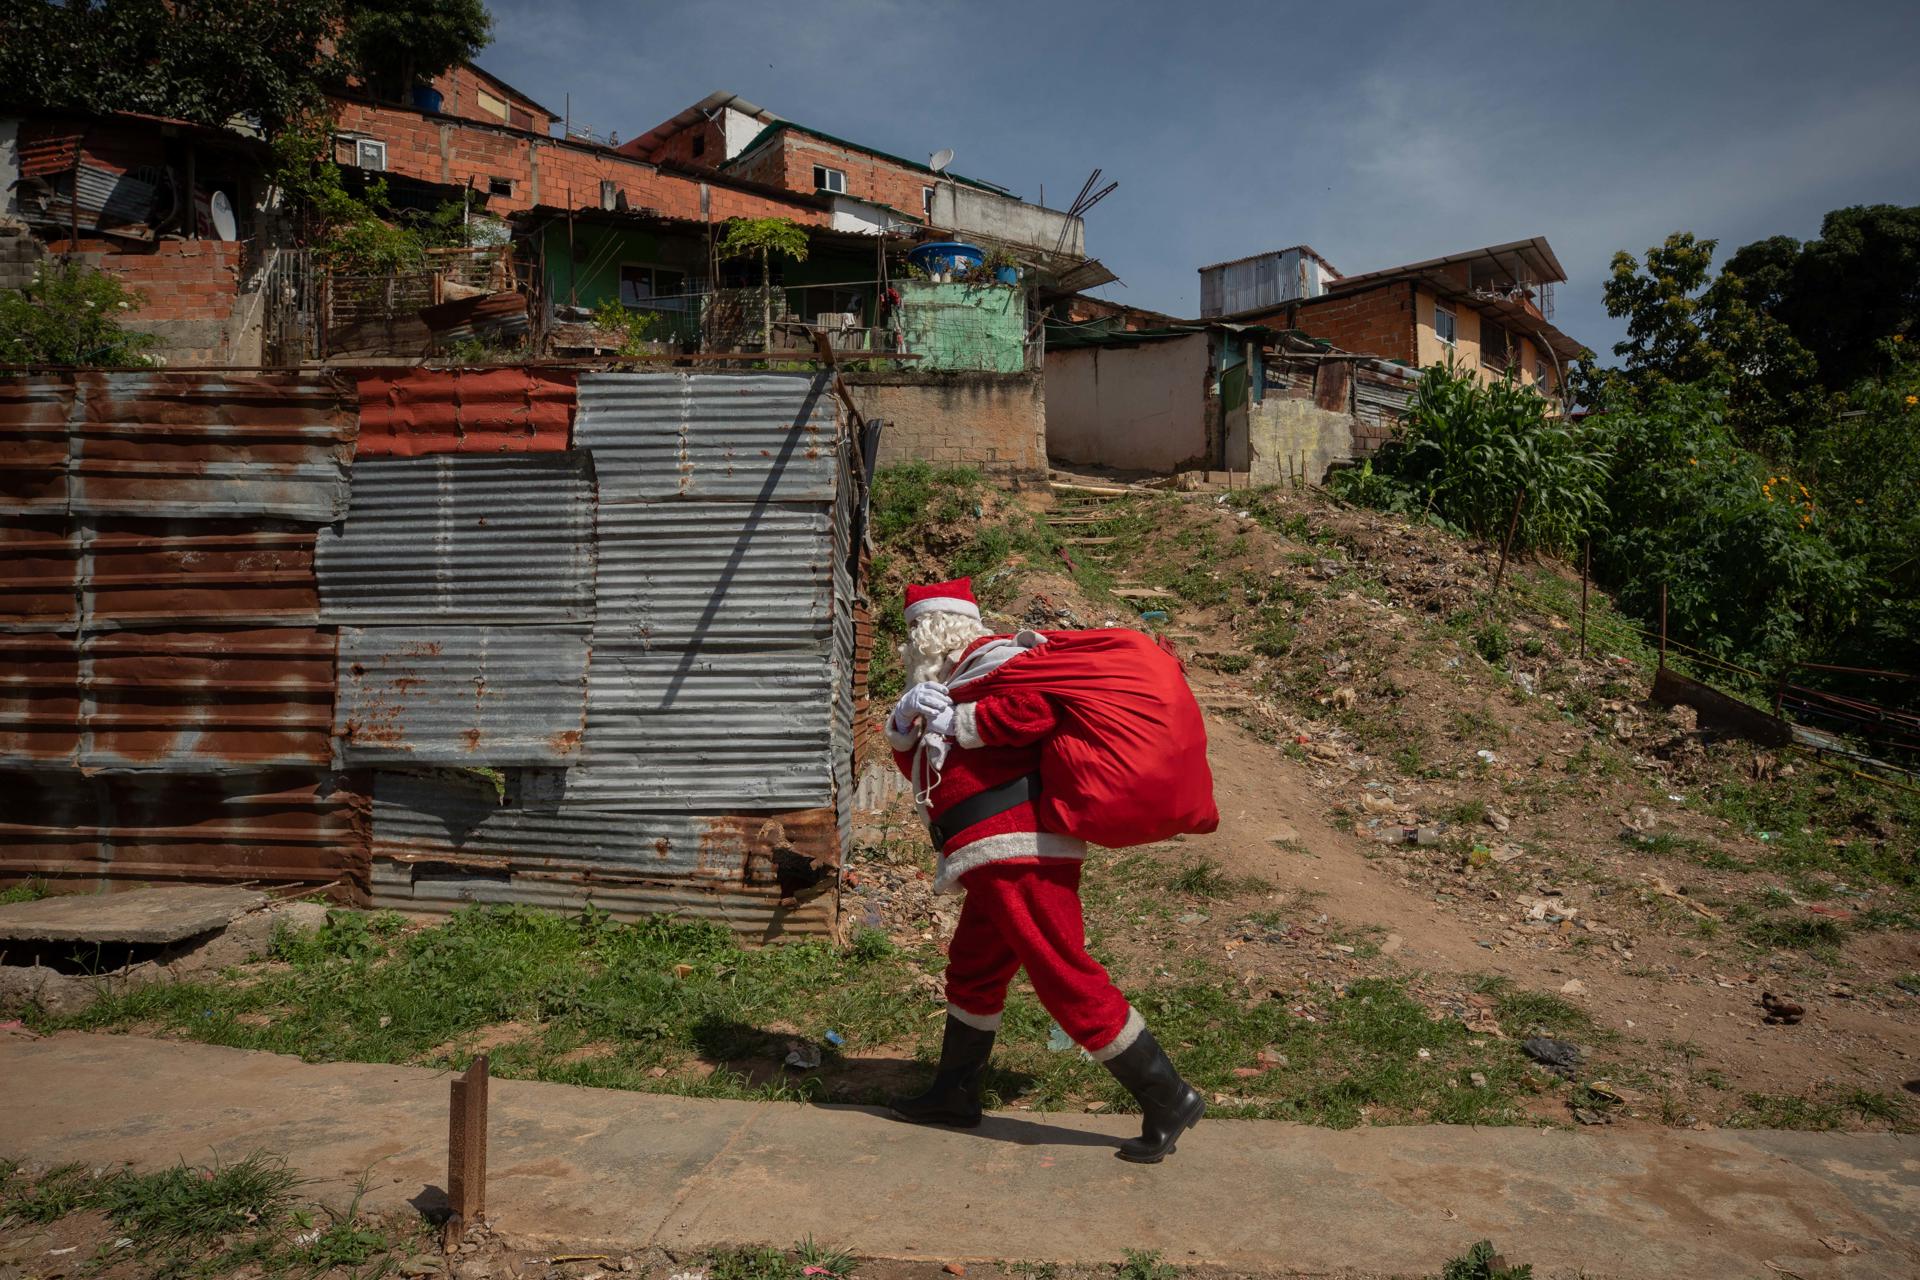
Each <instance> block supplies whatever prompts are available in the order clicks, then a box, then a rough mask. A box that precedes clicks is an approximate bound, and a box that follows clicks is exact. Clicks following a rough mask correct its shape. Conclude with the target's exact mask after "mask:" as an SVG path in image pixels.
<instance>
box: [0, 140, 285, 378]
mask: <svg viewBox="0 0 1920 1280" xmlns="http://www.w3.org/2000/svg"><path fill="white" fill-rule="evenodd" d="M7 132H11V133H12V134H13V135H14V138H15V148H14V150H15V156H16V161H15V163H16V166H17V169H18V174H17V181H16V180H12V179H11V178H10V179H9V181H8V182H6V183H0V185H5V186H7V187H8V189H7V190H6V191H5V192H4V193H0V200H4V202H5V204H4V207H5V210H6V211H7V212H8V213H11V214H12V215H14V216H15V217H18V218H19V219H20V220H22V221H23V222H25V223H26V224H27V225H28V226H29V227H30V228H32V231H33V235H34V237H35V239H36V240H37V241H38V242H39V245H40V246H44V250H41V249H38V248H36V246H34V245H31V244H29V243H28V242H27V241H25V240H23V239H19V238H10V239H11V240H12V243H10V244H9V245H8V246H7V255H6V256H7V257H8V258H9V259H10V260H12V266H13V268H14V270H13V272H12V275H13V276H15V277H17V276H18V275H19V274H20V273H21V271H22V270H24V271H25V272H26V273H27V274H28V275H29V276H30V274H31V259H33V258H37V257H39V256H41V252H43V251H45V252H60V253H66V252H75V253H78V254H79V256H80V258H81V260H82V261H84V262H86V263H88V264H89V265H91V266H94V267H97V268H99V269H101V270H104V271H110V272H113V273H114V274H115V275H118V276H120V277H122V278H123V279H124V280H125V281H126V283H127V284H128V285H129V286H130V287H132V288H134V289H137V290H139V291H140V292H141V293H143V294H144V295H145V298H146V301H145V303H144V304H143V305H142V306H141V308H140V310H139V311H138V312H137V313H135V314H134V315H133V317H132V321H131V322H132V325H133V327H135V328H138V329H140V330H141V331H143V332H147V333H151V334H153V335H155V336H156V337H157V338H158V339H159V342H158V344H157V345H156V346H155V347H154V348H153V354H155V355H158V356H160V357H161V358H163V359H164V360H166V361H167V362H168V363H169V364H174V365H257V364H258V363H259V362H260V350H261V325H262V314H261V313H262V310H263V309H262V308H261V306H260V305H259V303H260V297H259V289H260V286H261V283H262V281H261V273H260V272H259V271H258V270H257V268H258V267H260V266H261V265H262V264H263V262H264V260H265V257H266V250H265V249H264V248H263V246H265V245H267V244H268V243H270V242H271V241H272V240H273V237H274V235H275V234H276V228H275V227H273V226H272V225H271V223H269V222H265V221H263V220H262V219H261V218H260V215H259V205H260V202H261V199H262V198H263V196H264V195H265V192H266V184H267V171H268V169H269V167H270V164H271V152H270V149H269V148H268V147H267V145H266V143H264V142H262V141H261V140H260V139H258V138H253V137H247V136H244V135H242V134H238V133H233V132H229V131H227V130H224V129H214V128H208V127H206V126H204V125H196V124H191V123H188V122H186V121H181V120H165V119H160V118H158V117H154V116H142V115H133V114H130V113H124V112H123V113H117V114H114V115H109V116H84V115H76V114H72V113H54V114H25V115H21V116H18V117H14V118H12V119H11V120H7V119H0V135H4V134H5V133H7ZM229 219H230V220H229ZM8 282H9V283H11V282H12V281H11V279H10V280H9V281H8Z"/></svg>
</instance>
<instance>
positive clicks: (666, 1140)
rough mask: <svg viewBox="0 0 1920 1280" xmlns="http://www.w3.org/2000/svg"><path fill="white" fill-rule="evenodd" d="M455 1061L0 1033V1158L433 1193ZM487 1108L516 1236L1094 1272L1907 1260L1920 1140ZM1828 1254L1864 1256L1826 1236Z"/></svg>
mask: <svg viewBox="0 0 1920 1280" xmlns="http://www.w3.org/2000/svg"><path fill="white" fill-rule="evenodd" d="M449 1078H450V1077H448V1076H447V1075H445V1074H443V1073H438V1072H433V1071H426V1070H421V1069H418V1068H406V1067H383V1066H366V1065H352V1064H330V1065H308V1064H303V1063H300V1062H298V1061H296V1060H294V1059H291V1058H283V1057H276V1056H273V1055H270V1054H258V1053H247V1052H243V1051H239V1050H232V1049H220V1048H214V1047H211V1046H204V1045H190V1044H179V1043H170V1042H162V1041H149V1040H143V1039H138V1038H134V1037H120V1036H94V1035H80V1034H69V1035H61V1036H55V1037H52V1038H48V1039H34V1038H30V1037H28V1036H26V1035H24V1034H21V1033H12V1032H8V1033H0V1079H4V1080H5V1081H6V1082H7V1084H8V1086H9V1088H8V1096H9V1103H10V1105H8V1106H6V1107H4V1108H0V1156H8V1157H12V1158H15V1159H28V1160H38V1161H53V1160H83V1161H88V1162H95V1163H98V1162H107V1161H115V1160H132V1161H134V1162H136V1163H139V1164H141V1165H145V1166H151V1165H156V1164H163V1163H167V1162H171V1161H173V1160H176V1159H185V1160H190V1161H205V1160H207V1159H208V1158H209V1157H210V1156H212V1155H221V1156H227V1157H233V1156H238V1155H243V1154H245V1153H247V1152H250V1151H254V1150H265V1151H270V1152H277V1153H283V1154H285V1155H286V1156H287V1158H288V1159H289V1160H290V1162H291V1163H292V1164H293V1165H294V1166H295V1167H296V1168H297V1169H299V1170H300V1171H301V1172H302V1173H304V1174H306V1175H307V1176H309V1177H313V1178H316V1179H319V1180H321V1183H322V1190H323V1191H327V1190H330V1191H331V1193H332V1194H336V1195H337V1194H344V1193H345V1191H346V1188H347V1186H348V1184H349V1183H350V1182H351V1181H352V1180H353V1178H354V1177H355V1176H357V1175H358V1174H360V1173H362V1172H363V1171H365V1172H368V1173H369V1174H370V1175H371V1178H372V1189H371V1191H370V1193H369V1203H370V1206H371V1207H373V1208H392V1207H397V1206H399V1205H401V1204H403V1203H414V1204H416V1205H419V1204H430V1203H434V1202H435V1201H436V1200H437V1199H438V1198H439V1196H440V1194H441V1191H440V1187H441V1183H442V1180H443V1179H444V1177H445V1169H446V1124H447V1084H448V1080H449ZM17 1100H31V1105H24V1106H23V1105H20V1103H19V1101H17ZM492 1117H493V1123H492V1150H491V1160H490V1177H489V1180H488V1193H487V1202H488V1206H489V1211H490V1216H491V1217H492V1219H493V1221H494V1223H495V1225H496V1227H497V1228H498V1229H499V1230H501V1231H502V1232H504V1233H505V1234H506V1235H507V1236H509V1237H510V1238H516V1239H518V1240H520V1241H524V1242H527V1243H535V1244H553V1245H560V1246H578V1247H581V1248H586V1247H588V1246H613V1247H616V1248H635V1247H640V1246H643V1245H649V1244H659V1245H666V1246H668V1247H672V1248H681V1249H697V1248H705V1247H710V1246H717V1245H729V1244H760V1243H765V1244H781V1245H785V1244H792V1243H793V1242H795V1241H797V1240H799V1239H802V1238H804V1237H806V1236H809V1235H811V1236H813V1237H814V1238H815V1239H816V1240H818V1241H820V1242H821V1243H823V1244H831V1245H835V1246H839V1247H844V1248H849V1249H852V1250H854V1251H855V1252H857V1253H860V1254H863V1255H867V1256H871V1257H891V1258H936V1259H940V1260H952V1259H960V1260H990V1259H1009V1260H1030V1261H1061V1262H1068V1261H1079V1262H1091V1261H1099V1260H1107V1259H1115V1258H1118V1256H1119V1255H1120V1253H1121V1251H1122V1250H1123V1249H1127V1248H1150V1249H1161V1250H1164V1251H1165V1252H1166V1255H1167V1257H1168V1259H1169V1260H1170V1261H1174V1262H1184V1263H1216V1264H1221V1265H1225V1266H1230V1267H1234V1268H1240V1269H1247V1270H1262V1271H1274V1272H1282V1273H1290V1272H1305V1273H1319V1274H1325V1273H1328V1272H1333V1271H1338V1270H1341V1269H1343V1268H1350V1269H1354V1270H1361V1271H1366V1272H1371V1273H1380V1274H1386V1275H1409V1276H1412V1275H1430V1274H1432V1273H1434V1272H1437V1271H1438V1270H1439V1269H1440V1266H1441V1264H1442V1262H1444V1260H1445V1259H1446V1258H1448V1257H1450V1256H1452V1255H1454V1254H1457V1253H1459V1252H1460V1251H1461V1250H1462V1249H1464V1248H1465V1247H1466V1246H1467V1245H1469V1244H1471V1243H1472V1242H1473V1241H1475V1240H1478V1239H1482V1238H1491V1239H1493V1240H1495V1241H1496V1242H1497V1243H1499V1244H1500V1245H1501V1247H1502V1248H1503V1249H1505V1250H1506V1251H1507V1253H1508V1256H1509V1257H1510V1258H1511V1259H1513V1260H1515V1261H1521V1260H1524V1261H1528V1262H1531V1263H1533V1264H1534V1269H1535V1274H1536V1275H1537V1276H1539V1277H1541V1278H1542V1280H1548V1278H1550V1277H1557V1276H1569V1277H1570V1276H1575V1275H1579V1276H1583V1277H1588V1278H1589V1280H1598V1278H1599V1277H1622V1278H1626V1277H1633V1278H1639V1277H1669V1276H1671V1277H1681V1276H1684V1277H1687V1280H1720V1278H1722V1277H1725V1278H1728V1280H1731V1278H1733V1277H1739V1278H1740V1280H1748V1278H1750V1277H1755V1276H1772V1275H1777V1274H1787V1275H1794V1276H1799V1277H1801V1278H1802V1280H1826V1278H1828V1277H1834V1278H1837V1277H1843V1276H1844V1277H1852V1278H1856V1280H1860V1278H1866V1277H1872V1278H1874V1280H1882V1278H1884V1280H1892V1278H1894V1277H1912V1276H1914V1275H1917V1274H1920V1250H1917V1249H1916V1244H1915V1242H1916V1241H1920V1138H1915V1137H1908V1136H1896V1135H1890V1134H1804V1133H1731V1132H1714V1133H1693V1132H1670V1131H1665V1130H1650V1131H1649V1130H1643V1131H1638V1132H1623V1131H1618V1130H1607V1131H1601V1132H1594V1131H1591V1130H1583V1131H1580V1132H1567V1131H1562V1130H1548V1131H1539V1130H1532V1129H1480V1130H1475V1129H1466V1128H1454V1127H1444V1126H1433V1127H1425V1128H1382V1129H1356V1130H1350V1131H1345V1132H1339V1131H1332V1130H1326V1129H1315V1128H1310V1127H1306V1126H1299V1125H1286V1124H1276V1123H1266V1122H1254V1121H1235V1122H1224V1121H1222V1122H1208V1123H1206V1124H1203V1125H1202V1126H1201V1127H1200V1128H1199V1129H1198V1130H1196V1131H1195V1132H1194V1133H1192V1134H1191V1135H1189V1136H1188V1137H1187V1138H1186V1139H1185V1140H1183V1141H1182V1143H1181V1146H1180V1152H1179V1154H1178V1155H1177V1156H1175V1157H1174V1159H1173V1160H1171V1161H1169V1162H1168V1163H1167V1164H1165V1165H1162V1166H1159V1167H1157V1168H1139V1167H1135V1166H1131V1165H1126V1164H1122V1163H1120V1162H1119V1161H1116V1160H1115V1159H1114V1158H1113V1147H1114V1144H1115V1142H1116V1141H1117V1139H1118V1137H1119V1136H1120V1135H1121V1134H1122V1133H1124V1132H1126V1131H1127V1130H1128V1129H1129V1127H1130V1123H1129V1121H1128V1120H1127V1119H1126V1118H1125V1117H1088V1116H1068V1117H1052V1116H1048V1117H1037V1116H1030V1115H1000V1116H995V1117H992V1118H990V1119H989V1120H988V1122H987V1124H986V1125H985V1126H983V1127H982V1128H981V1129H980V1130H978V1131H976V1132H974V1133H954V1132H948V1131H944V1130H936V1129H916V1128H912V1127H909V1126H906V1125H902V1124H899V1123H897V1122H894V1121H891V1120H889V1119H887V1118H885V1117H884V1116H882V1115H879V1114H877V1113H874V1112H870V1111H867V1110H863V1109H854V1108H837V1107H809V1106H801V1105H795V1104H786V1103H743V1102H717V1101H704V1100H693V1099H685V1098H671V1097H664V1096H654V1095H644V1094H631V1093H622V1092H618V1091H612V1090H599V1089H579V1088H571V1087H567V1086H562V1085H549V1084H538V1083H525V1082H517V1081H502V1080H496V1081H495V1082H494V1085H493V1096H492ZM1823 1239H1824V1240H1831V1241H1833V1242H1835V1243H1834V1244H1826V1243H1823ZM1849 1244H1850V1245H1851V1246H1852V1247H1854V1248H1856V1249H1857V1250H1858V1252H1854V1253H1851V1254H1847V1253H1843V1252H1841V1251H1840V1250H1841V1249H1845V1248H1847V1247H1848V1246H1849ZM1836 1246H1838V1247H1836ZM588 1251H599V1250H593V1249H589V1250H588Z"/></svg>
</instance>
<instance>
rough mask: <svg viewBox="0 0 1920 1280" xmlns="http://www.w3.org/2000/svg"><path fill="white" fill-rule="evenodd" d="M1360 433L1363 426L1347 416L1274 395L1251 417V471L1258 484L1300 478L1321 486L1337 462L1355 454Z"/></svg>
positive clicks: (1302, 400)
mask: <svg viewBox="0 0 1920 1280" xmlns="http://www.w3.org/2000/svg"><path fill="white" fill-rule="evenodd" d="M1360 430H1361V424H1360V423H1358V422H1357V421H1356V420H1355V419H1354V418H1352V417H1351V416H1349V415H1348V414H1345V413H1335V412H1333V411H1332V410H1329V409H1322V408H1320V407H1319V406H1318V405H1316V404H1314V403H1313V401H1311V400H1306V399H1299V398H1296V397H1292V396H1275V395H1271V394H1270V395H1268V397H1267V398H1266V399H1265V400H1262V401H1261V402H1260V403H1258V404H1256V405H1254V406H1252V409H1251V410H1250V412H1249V413H1248V415H1247V444H1248V455H1249V456H1248V461H1247V471H1248V473H1249V476H1250V478H1251V480H1252V482H1253V483H1254V484H1280V483H1282V482H1284V481H1289V480H1293V479H1295V478H1298V479H1301V480H1304V481H1305V482H1306V483H1308V484H1321V483H1323V482H1325V480H1326V478H1327V470H1328V468H1330V467H1332V466H1333V464H1334V463H1336V462H1347V461H1350V460H1352V459H1353V458H1354V457H1355V456H1356V449H1357V445H1358V444H1359V440H1358V437H1359V433H1360ZM1373 447H1374V446H1369V447H1368V448H1367V449H1366V450H1365V452H1368V453H1371V452H1372V451H1373Z"/></svg>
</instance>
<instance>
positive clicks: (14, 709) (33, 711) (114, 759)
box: [0, 627, 334, 773]
mask: <svg viewBox="0 0 1920 1280" xmlns="http://www.w3.org/2000/svg"><path fill="white" fill-rule="evenodd" d="M333 653H334V640H333V637H332V636H331V635H327V634H323V633H321V632H319V631H315V630H312V629H307V628H291V627H289V628H266V629H258V630H244V631H242V630H226V631H164V632H143V631H109V632H99V633H83V634H81V635H78V636H74V635H51V634H42V635H0V766H6V767H16V768H21V767H25V768H41V769H83V770H87V771H90V772H130V771H161V772H171V773H216V772H223V771H227V770H232V769H246V768H262V767H267V766H276V765H291V764H308V765H325V764H327V763H329V761H330V760H331V759H332V742H331V729H332V723H333Z"/></svg>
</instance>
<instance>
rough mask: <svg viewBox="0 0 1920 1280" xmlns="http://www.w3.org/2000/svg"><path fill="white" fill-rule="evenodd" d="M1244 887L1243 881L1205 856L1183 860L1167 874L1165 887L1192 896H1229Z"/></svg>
mask: <svg viewBox="0 0 1920 1280" xmlns="http://www.w3.org/2000/svg"><path fill="white" fill-rule="evenodd" d="M1245 887H1246V884H1245V882H1243V881H1241V880H1239V879H1237V878H1235V877H1233V876H1230V875H1228V874H1227V873H1226V872H1225V871H1222V870H1221V869H1220V865H1219V864H1218V863H1216V862H1209V861H1207V860H1206V859H1205V858H1194V859H1190V860H1188V861H1186V862H1183V863H1181V864H1180V865H1179V866H1178V867H1176V868H1174V869H1173V870H1172V871H1171V873H1170V874H1169V875H1168V876H1167V888H1169V889H1171V890H1173V891H1174V892H1175V893H1183V894H1186V895H1187V896H1188V897H1192V898H1229V897H1232V896H1233V895H1234V894H1235V893H1238V892H1239V891H1240V890H1241V889H1243V888H1245Z"/></svg>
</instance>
